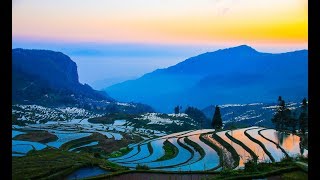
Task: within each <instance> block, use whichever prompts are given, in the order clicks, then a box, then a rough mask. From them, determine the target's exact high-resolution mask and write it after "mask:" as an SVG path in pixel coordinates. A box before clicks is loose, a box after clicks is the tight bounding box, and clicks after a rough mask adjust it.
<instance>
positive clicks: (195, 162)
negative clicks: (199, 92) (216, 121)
mask: <svg viewBox="0 0 320 180" xmlns="http://www.w3.org/2000/svg"><path fill="white" fill-rule="evenodd" d="M129 147H130V148H132V150H131V151H129V152H128V153H127V154H125V155H123V156H121V157H117V158H109V159H108V160H109V161H111V162H114V163H116V164H118V165H121V166H125V167H128V168H130V169H136V168H138V167H144V168H149V169H152V170H158V171H208V170H211V171H212V170H216V171H219V170H221V169H222V168H223V167H228V168H232V169H242V168H244V163H245V162H246V161H248V160H249V159H254V160H257V161H258V162H279V161H281V159H282V158H284V157H295V156H298V155H303V156H307V155H308V150H307V149H303V148H302V146H301V143H300V137H299V136H297V135H293V134H288V133H284V132H278V131H276V130H274V129H265V128H262V127H249V128H243V129H236V130H226V131H219V132H216V131H215V130H214V129H202V130H191V131H184V132H179V133H174V134H170V135H166V136H162V137H158V138H155V139H150V140H144V141H142V142H140V143H137V144H132V145H130V146H129Z"/></svg>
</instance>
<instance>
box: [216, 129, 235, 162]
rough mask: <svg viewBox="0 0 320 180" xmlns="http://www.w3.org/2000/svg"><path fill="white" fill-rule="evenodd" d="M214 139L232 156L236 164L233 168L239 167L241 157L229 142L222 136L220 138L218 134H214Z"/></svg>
mask: <svg viewBox="0 0 320 180" xmlns="http://www.w3.org/2000/svg"><path fill="white" fill-rule="evenodd" d="M212 138H214V139H215V140H216V141H218V142H219V143H220V144H221V145H222V146H223V147H224V148H226V149H227V150H228V151H229V152H230V153H231V155H232V158H233V160H234V164H233V167H232V168H235V167H237V166H238V165H239V161H240V156H239V155H238V153H237V151H236V150H235V149H234V148H233V147H232V146H231V145H230V144H229V143H227V142H225V141H224V140H223V139H222V138H221V137H220V136H218V135H217V134H216V133H213V134H212Z"/></svg>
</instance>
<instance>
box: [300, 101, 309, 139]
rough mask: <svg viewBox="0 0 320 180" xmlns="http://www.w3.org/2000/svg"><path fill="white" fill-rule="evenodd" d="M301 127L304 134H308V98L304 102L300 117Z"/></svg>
mask: <svg viewBox="0 0 320 180" xmlns="http://www.w3.org/2000/svg"><path fill="white" fill-rule="evenodd" d="M299 127H300V130H301V132H302V133H303V134H304V133H305V132H306V129H307V128H308V104H307V99H306V98H304V99H303V100H302V105H301V114H300V117H299Z"/></svg>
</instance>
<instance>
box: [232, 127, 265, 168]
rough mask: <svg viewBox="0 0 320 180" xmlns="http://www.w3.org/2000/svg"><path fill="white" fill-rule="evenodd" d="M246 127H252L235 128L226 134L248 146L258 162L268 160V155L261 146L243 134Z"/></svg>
mask: <svg viewBox="0 0 320 180" xmlns="http://www.w3.org/2000/svg"><path fill="white" fill-rule="evenodd" d="M247 129H253V128H244V129H237V130H233V131H229V132H228V134H229V135H231V136H232V137H233V138H235V139H237V140H239V141H241V142H242V143H243V144H245V145H246V146H247V147H248V148H250V149H251V150H252V151H253V152H254V153H255V154H256V155H257V156H258V161H259V162H266V161H268V162H270V161H271V160H270V158H269V156H268V155H267V154H266V153H265V152H264V151H263V149H262V148H261V146H260V145H259V144H257V143H255V142H253V141H251V140H250V139H249V138H248V137H247V136H246V135H245V134H244V131H246V130H247Z"/></svg>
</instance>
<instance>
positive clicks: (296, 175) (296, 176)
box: [281, 171, 308, 180]
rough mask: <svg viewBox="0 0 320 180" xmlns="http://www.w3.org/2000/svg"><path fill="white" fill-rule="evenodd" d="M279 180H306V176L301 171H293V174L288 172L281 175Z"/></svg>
mask: <svg viewBox="0 0 320 180" xmlns="http://www.w3.org/2000/svg"><path fill="white" fill-rule="evenodd" d="M281 179H284V180H289V179H290V180H293V179H296V180H301V179H308V174H307V173H305V172H303V171H294V172H288V173H284V174H282V175H281Z"/></svg>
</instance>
